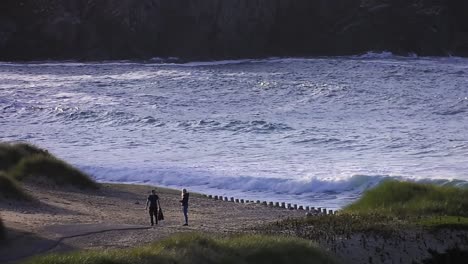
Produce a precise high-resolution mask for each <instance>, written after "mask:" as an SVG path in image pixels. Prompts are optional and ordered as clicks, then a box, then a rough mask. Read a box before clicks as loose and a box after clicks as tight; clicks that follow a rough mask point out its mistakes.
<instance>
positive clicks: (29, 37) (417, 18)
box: [0, 0, 468, 61]
mask: <svg viewBox="0 0 468 264" xmlns="http://www.w3.org/2000/svg"><path fill="white" fill-rule="evenodd" d="M367 51H391V52H394V53H396V54H410V53H415V54H418V55H422V56H439V55H441V56H446V55H454V56H468V0H1V1H0V60H2V61H12V60H45V59H58V60H64V59H76V60H107V59H147V58H151V57H178V58H182V59H188V60H211V59H235V58H258V57H269V56H317V55H349V54H359V53H365V52H367Z"/></svg>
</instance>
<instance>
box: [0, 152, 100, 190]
mask: <svg viewBox="0 0 468 264" xmlns="http://www.w3.org/2000/svg"><path fill="white" fill-rule="evenodd" d="M2 171H3V174H5V175H6V176H7V177H3V181H4V182H7V180H8V177H10V179H14V180H18V181H30V182H35V183H45V182H47V183H52V184H56V185H71V186H75V187H79V188H97V187H98V184H96V183H95V182H94V181H93V180H92V179H91V178H90V177H89V176H88V175H86V174H85V173H83V172H81V171H80V170H78V169H76V168H74V167H73V166H71V165H69V164H67V163H66V162H64V161H62V160H60V159H58V158H56V157H54V156H53V155H51V154H50V153H49V152H48V151H47V150H44V149H41V148H39V147H36V146H34V145H31V144H27V143H15V144H13V143H0V172H2ZM13 183H14V182H13ZM7 184H8V185H5V186H8V189H11V192H13V191H14V190H15V189H14V188H16V187H17V185H15V184H11V182H7ZM5 188H7V187H5Z"/></svg>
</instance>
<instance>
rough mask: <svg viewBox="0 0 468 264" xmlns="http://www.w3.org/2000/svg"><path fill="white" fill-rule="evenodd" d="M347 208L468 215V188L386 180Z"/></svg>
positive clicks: (399, 213) (404, 213)
mask: <svg viewBox="0 0 468 264" xmlns="http://www.w3.org/2000/svg"><path fill="white" fill-rule="evenodd" d="M343 212H346V213H357V214H369V213H378V214H382V215H391V216H398V217H400V216H401V217H405V216H410V217H411V216H462V217H468V189H462V188H458V187H449V186H437V185H432V184H421V183H414V182H400V181H386V182H383V183H382V184H380V185H378V186H377V187H376V188H374V189H371V190H369V191H367V192H365V193H364V195H363V196H362V197H361V198H360V199H359V200H358V201H356V202H355V203H353V204H351V205H349V206H347V207H346V208H344V210H343Z"/></svg>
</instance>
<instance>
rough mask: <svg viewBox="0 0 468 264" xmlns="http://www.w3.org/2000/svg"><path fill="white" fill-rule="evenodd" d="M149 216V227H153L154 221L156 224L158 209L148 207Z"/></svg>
mask: <svg viewBox="0 0 468 264" xmlns="http://www.w3.org/2000/svg"><path fill="white" fill-rule="evenodd" d="M149 215H150V219H151V225H154V223H155V221H156V224H158V207H150V208H149ZM153 216H154V221H153Z"/></svg>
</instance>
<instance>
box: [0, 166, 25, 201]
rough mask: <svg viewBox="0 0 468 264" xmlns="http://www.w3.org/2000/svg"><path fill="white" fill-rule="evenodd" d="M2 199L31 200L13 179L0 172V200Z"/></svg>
mask: <svg viewBox="0 0 468 264" xmlns="http://www.w3.org/2000/svg"><path fill="white" fill-rule="evenodd" d="M2 199H14V200H31V197H30V196H29V195H27V194H26V193H25V192H24V191H23V189H21V187H20V186H18V184H17V183H16V181H15V180H14V179H12V178H11V177H9V176H7V175H6V174H5V173H4V172H1V171H0V200H2Z"/></svg>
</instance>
